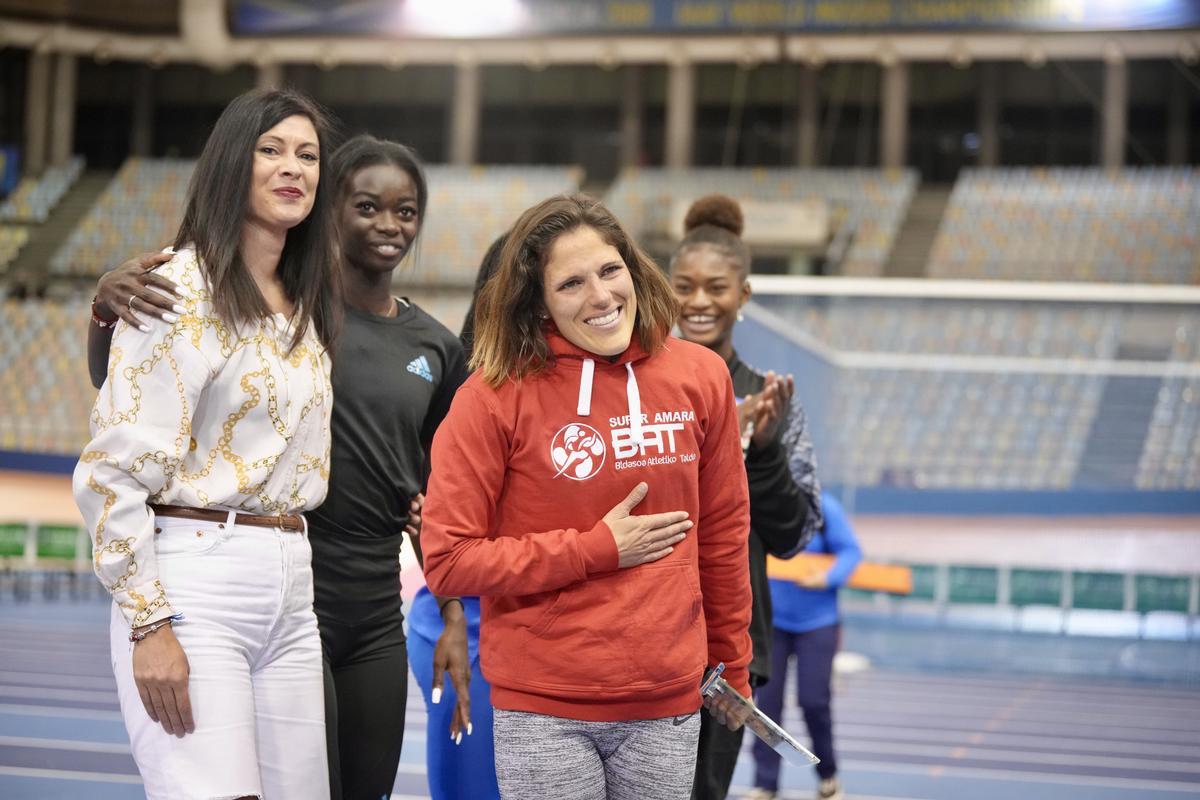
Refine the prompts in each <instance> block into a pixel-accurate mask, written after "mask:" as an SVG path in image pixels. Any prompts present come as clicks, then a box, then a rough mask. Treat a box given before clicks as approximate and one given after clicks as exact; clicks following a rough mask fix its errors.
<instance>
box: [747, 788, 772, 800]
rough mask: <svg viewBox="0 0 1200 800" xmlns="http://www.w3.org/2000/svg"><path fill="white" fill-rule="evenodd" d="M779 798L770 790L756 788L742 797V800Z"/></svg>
mask: <svg viewBox="0 0 1200 800" xmlns="http://www.w3.org/2000/svg"><path fill="white" fill-rule="evenodd" d="M776 797H777V795H776V793H775V792H772V791H771V790H770V789H764V788H762V787H761V786H755V787H754V788H753V789H751V790H750V791H748V792H746V793H745V794H743V795H742V798H741V800H775V798H776Z"/></svg>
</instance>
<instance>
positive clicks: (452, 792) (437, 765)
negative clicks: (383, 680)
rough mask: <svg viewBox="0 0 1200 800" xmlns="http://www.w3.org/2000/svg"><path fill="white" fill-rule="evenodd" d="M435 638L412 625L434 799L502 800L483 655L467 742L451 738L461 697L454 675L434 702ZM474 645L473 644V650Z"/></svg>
mask: <svg viewBox="0 0 1200 800" xmlns="http://www.w3.org/2000/svg"><path fill="white" fill-rule="evenodd" d="M436 644H437V642H436V641H431V640H429V639H426V638H425V637H423V636H421V635H420V634H419V633H417V632H416V631H414V630H412V629H411V628H410V629H409V634H408V663H409V666H410V667H411V668H412V671H413V675H415V676H416V678H417V683H419V684H420V685H421V694H423V695H425V708H426V709H428V711H429V726H428V729H427V730H426V737H425V764H426V769H427V770H428V772H429V795H430V797H431V798H432V799H433V800H493V798H494V799H495V800H499V797H500V790H499V789H498V788H497V787H496V755H495V749H494V747H493V744H492V700H491V687H490V686H488V683H487V681H485V680H484V679H483V673H482V672H480V671H479V657H478V656H476V657H475V659H474V660H473V661H472V662H471V729H472V731H473V732H472V733H471V735H470V736H467V735H466V734H465V733H464V734H463V737H462V744H459V745H456V744H454V742H453V741H451V740H450V717H451V714H452V713H453V712H454V704H455V703H456V702H457V695H456V694H455V692H454V684H453V683H451V682H450V676H449V675H444V676H443V679H442V701H441V702H440V703H438V704H437V705H434V704H433V700H432V693H433V648H434V645H436ZM473 649H474V648H473Z"/></svg>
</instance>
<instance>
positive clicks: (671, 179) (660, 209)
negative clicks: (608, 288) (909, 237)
mask: <svg viewBox="0 0 1200 800" xmlns="http://www.w3.org/2000/svg"><path fill="white" fill-rule="evenodd" d="M916 186H917V174H916V172H915V171H912V170H905V171H898V172H888V171H882V170H869V169H798V168H781V169H727V168H718V167H713V168H693V169H686V170H672V169H657V168H656V169H633V170H627V171H625V172H623V173H622V174H621V176H620V177H619V178H618V179H617V181H616V183H615V184H614V185H613V187H612V189H611V190H610V191H609V193H608V195H607V197H606V201H607V203H608V206H609V208H611V209H612V211H613V213H615V214H616V215H617V219H619V220H621V221H622V222H623V223H624V224H626V225H627V226H628V227H629V229H630V231H631V233H632V234H633V235H634V236H635V237H636V238H638V239H639V240H640V239H642V238H644V237H658V238H666V237H670V236H672V235H673V232H672V231H671V230H670V225H671V213H672V206H673V204H674V203H675V202H676V201H687V202H690V201H692V200H694V199H696V198H697V197H700V196H702V195H705V194H709V193H711V192H722V193H724V194H728V195H730V196H732V197H734V198H736V199H738V200H758V201H789V200H790V201H803V200H810V199H821V200H824V201H825V202H826V203H827V204H828V206H829V209H830V218H831V220H832V221H833V223H834V225H835V226H836V227H839V228H845V229H847V230H851V231H852V232H853V233H852V237H851V243H850V246H849V249H848V251H847V252H846V255H845V257H844V259H843V260H842V262H841V268H842V272H843V273H844V274H846V275H861V276H873V275H880V274H882V272H883V268H884V265H885V264H886V263H887V260H888V256H889V254H890V253H891V248H892V243H893V242H894V241H895V238H896V233H897V232H898V230H899V228H900V224H901V222H902V221H903V219H904V214H905V211H906V210H907V208H908V203H909V201H910V200H911V198H912V194H913V191H914V190H915V188H916Z"/></svg>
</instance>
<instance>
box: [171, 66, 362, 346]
mask: <svg viewBox="0 0 1200 800" xmlns="http://www.w3.org/2000/svg"><path fill="white" fill-rule="evenodd" d="M292 116H302V117H305V118H307V119H308V120H309V121H310V122H311V123H312V126H313V128H314V129H315V130H316V132H317V137H318V145H319V147H320V160H321V161H322V162H323V161H324V160H325V157H326V155H327V154H328V153H330V152H331V151H332V150H333V137H334V136H335V133H334V126H333V122H332V120H331V118H330V116H329V115H328V114H327V113H326V112H325V111H324V110H323V109H322V108H321V107H320V106H319V105H318V104H317V103H316V102H315V101H313V100H311V99H310V98H308V97H306V96H304V95H302V94H300V93H299V92H295V91H292V90H290V89H255V90H253V91H249V92H246V93H245V94H242V95H239V96H238V97H237V98H235V99H234V100H233V102H231V103H230V104H229V105H228V106H226V107H225V110H224V111H223V112H221V116H220V118H219V119H218V120H217V124H216V125H215V126H214V127H213V131H212V133H211V134H210V135H209V137H208V141H207V142H206V143H205V144H204V151H203V152H201V153H200V159H199V161H197V162H196V171H195V172H194V173H193V174H192V182H191V184H190V185H189V186H188V199H187V208H186V209H185V210H184V213H183V222H181V223H180V225H179V232H178V233H177V234H175V247H176V249H179V248H182V247H186V246H188V245H191V246H194V247H195V248H196V255H197V256H198V257H199V261H200V266H201V269H202V270H204V274H205V277H206V278H207V279H208V282H209V286H210V288H211V290H212V302H213V308H214V309H215V310H216V312H217V315H218V316H219V317H220V318H221V319H222V321H224V322H225V323H226V324H228V325H231V326H235V325H237V324H239V323H241V322H244V321H247V320H255V319H262V318H264V317H268V316H270V314H271V310H270V308H269V307H268V306H267V301H266V300H265V299H264V298H263V296H262V292H260V291H259V290H258V286H257V284H255V282H254V278H253V277H252V276H251V275H250V273H249V272H248V271H247V269H246V265H245V263H244V262H243V260H242V253H241V237H242V228H243V226H244V224H245V221H246V216H247V214H248V211H249V192H250V181H251V175H252V172H253V169H254V147H255V144H256V143H257V142H258V137H259V136H262V135H263V134H264V133H265V132H267V131H268V130H270V129H271V128H273V127H275V126H276V125H278V124H279V123H280V122H282V121H283V120H285V119H287V118H288V117H292ZM330 189H331V182H330V179H329V170H327V169H321V171H320V177H319V179H318V182H317V192H316V197H315V198H314V201H313V207H312V210H311V211H310V212H309V214H308V216H307V217H305V219H304V221H303V222H301V223H300V224H299V225H297V226H295V227H294V228H292V229H291V230H289V231H288V233H287V240H286V241H285V243H284V246H283V253H282V255H281V256H280V258H279V267H278V273H279V277H280V280H281V281H282V282H283V288H284V291H285V292H287V296H288V299H289V300H291V301H292V302H293V303H295V304H296V317H295V318H294V319H293V322H294V323H295V335H294V336H293V337H292V342H291V346H292V347H293V348H294V347H295V346H296V345H297V344H299V343H300V341H301V340H302V339H303V338H304V335H305V333H306V332H307V331H308V326H309V325H310V324H312V325H313V326H314V327H315V329H316V332H317V336H318V337H319V338H320V340H321V343H322V344H323V345H324V346H325V347H326V348H327V349H328V348H330V347H331V345H332V343H333V339H334V337H335V336H336V333H337V327H338V323H339V320H340V319H341V311H342V300H341V291H340V287H341V282H340V280H339V279H338V274H339V273H338V270H337V268H336V252H337V251H336V240H335V238H334V227H333V215H332V214H331V208H332V196H331V195H332V194H333V193H332V191H330Z"/></svg>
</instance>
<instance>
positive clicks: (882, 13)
mask: <svg viewBox="0 0 1200 800" xmlns="http://www.w3.org/2000/svg"><path fill="white" fill-rule="evenodd" d="M230 10H231V13H230V26H231V28H232V31H233V33H234V34H235V35H241V36H292V35H303V36H320V35H337V36H355V35H362V36H381V35H382V36H397V37H438V38H445V37H449V38H459V37H461V38H511V37H524V36H537V35H573V34H577V35H583V34H592V35H594V34H598V33H599V34H658V35H661V34H671V33H679V34H702V33H725V34H728V33H765V32H775V33H804V32H821V33H834V32H886V31H930V30H933V31H937V30H942V31H980V32H986V31H1055V32H1066V31H1097V30H1099V31H1105V30H1114V31H1115V30H1169V29H1177V28H1190V27H1196V26H1200V2H1196V1H1195V0H1137V2H1131V1H1130V2H1126V1H1122V0H355V2H344V0H230Z"/></svg>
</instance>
